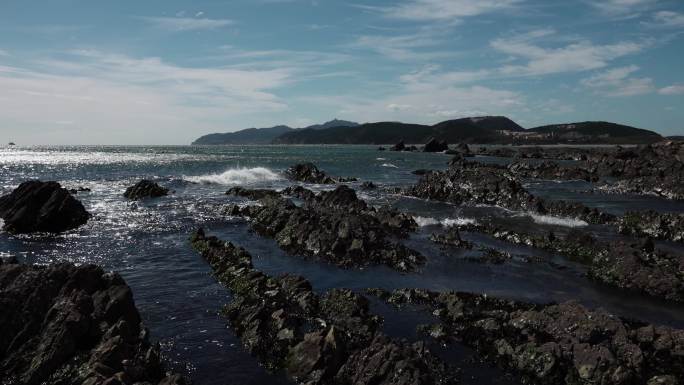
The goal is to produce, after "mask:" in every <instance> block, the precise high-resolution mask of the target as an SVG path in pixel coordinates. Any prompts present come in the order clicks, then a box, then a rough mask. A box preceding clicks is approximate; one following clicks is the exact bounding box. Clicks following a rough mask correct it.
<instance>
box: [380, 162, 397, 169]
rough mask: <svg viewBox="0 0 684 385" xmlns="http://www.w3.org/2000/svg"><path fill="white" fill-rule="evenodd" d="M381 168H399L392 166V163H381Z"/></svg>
mask: <svg viewBox="0 0 684 385" xmlns="http://www.w3.org/2000/svg"><path fill="white" fill-rule="evenodd" d="M381 166H382V167H391V168H399V167H397V166H395V165H393V164H392V163H383V164H381Z"/></svg>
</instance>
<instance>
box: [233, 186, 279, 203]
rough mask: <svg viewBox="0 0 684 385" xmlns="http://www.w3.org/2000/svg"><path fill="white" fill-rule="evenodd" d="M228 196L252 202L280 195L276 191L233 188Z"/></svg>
mask: <svg viewBox="0 0 684 385" xmlns="http://www.w3.org/2000/svg"><path fill="white" fill-rule="evenodd" d="M226 195H232V196H236V197H243V198H248V199H251V200H259V199H263V198H266V197H275V196H279V195H280V194H279V193H278V192H277V191H275V190H269V189H248V188H244V187H240V186H236V187H231V188H230V189H229V190H228V191H226Z"/></svg>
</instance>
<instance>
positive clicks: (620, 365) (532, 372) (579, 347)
mask: <svg viewBox="0 0 684 385" xmlns="http://www.w3.org/2000/svg"><path fill="white" fill-rule="evenodd" d="M369 293H371V294H374V295H377V296H379V297H380V298H382V299H384V300H385V301H387V302H388V303H391V304H394V305H398V306H401V305H402V304H406V303H411V304H416V305H420V306H424V307H425V308H426V310H427V311H429V312H431V313H432V314H435V315H437V316H438V317H439V319H440V322H439V323H437V324H434V325H425V326H423V327H422V328H421V329H422V330H423V331H424V333H426V334H428V335H430V336H432V337H433V338H435V339H437V340H439V341H443V342H445V343H449V342H459V343H464V344H466V345H468V346H471V347H472V348H474V349H475V350H477V351H478V352H479V353H480V354H481V355H482V356H483V357H485V359H487V360H488V361H490V362H494V363H496V364H498V365H500V366H501V367H503V368H505V369H507V370H508V371H510V372H512V373H515V374H517V375H520V376H521V377H522V379H523V383H531V384H544V385H546V384H548V385H556V384H624V385H627V384H649V385H651V384H673V385H676V384H677V383H678V380H677V379H681V378H684V330H680V329H673V328H670V327H665V326H656V325H651V324H647V323H643V322H639V321H636V320H626V319H622V318H620V317H616V316H614V315H612V314H609V313H608V312H606V311H604V310H600V309H599V310H589V309H587V308H585V307H584V306H582V305H581V304H579V303H576V302H564V303H561V304H549V305H538V304H530V303H524V302H517V301H510V300H503V299H498V298H494V297H490V296H486V295H478V294H470V293H461V292H443V293H437V292H431V291H427V290H421V289H399V290H395V291H393V292H386V291H384V290H380V289H372V290H369Z"/></svg>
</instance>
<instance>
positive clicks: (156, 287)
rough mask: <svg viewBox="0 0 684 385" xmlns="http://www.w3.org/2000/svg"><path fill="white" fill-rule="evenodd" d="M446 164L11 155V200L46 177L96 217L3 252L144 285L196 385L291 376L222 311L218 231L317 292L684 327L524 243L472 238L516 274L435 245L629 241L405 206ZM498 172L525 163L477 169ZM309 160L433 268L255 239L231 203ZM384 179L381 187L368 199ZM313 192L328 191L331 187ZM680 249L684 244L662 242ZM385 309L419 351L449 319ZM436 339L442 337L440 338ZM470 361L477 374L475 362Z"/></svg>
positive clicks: (170, 350) (610, 231) (69, 149)
mask: <svg viewBox="0 0 684 385" xmlns="http://www.w3.org/2000/svg"><path fill="white" fill-rule="evenodd" d="M449 159H450V157H449V156H448V155H445V154H442V153H420V152H411V153H408V152H389V151H378V149H377V146H358V145H357V146H333V145H330V146H326V145H315V146H44V147H16V146H15V147H7V148H0V195H4V194H7V193H10V192H11V191H12V190H13V189H14V188H16V187H17V186H18V185H19V184H20V183H21V182H23V181H26V180H31V179H39V180H43V181H52V180H54V181H58V182H59V183H61V184H62V186H64V187H66V188H69V189H72V188H74V189H78V188H81V187H82V188H87V189H90V191H89V192H79V193H78V194H77V195H76V197H77V198H78V199H79V200H80V201H81V202H83V204H84V206H85V207H86V209H87V210H88V211H89V212H90V213H91V214H92V218H91V220H90V221H89V222H88V223H87V224H86V225H84V226H82V227H81V228H78V229H76V230H73V231H69V232H67V233H63V234H59V235H49V234H33V235H10V234H7V233H5V232H0V256H3V257H7V256H16V257H17V258H19V259H20V260H21V261H23V262H26V263H38V264H49V263H54V262H57V261H70V262H73V263H76V264H97V265H100V266H102V267H103V268H104V269H106V270H111V271H115V272H117V273H119V274H121V275H122V276H123V277H124V278H125V280H126V281H127V282H128V284H129V285H130V286H131V287H132V289H133V293H134V298H135V302H136V305H137V307H138V309H139V311H140V313H141V316H142V319H143V321H144V323H145V325H146V326H147V327H148V328H149V329H150V331H151V335H152V339H153V340H156V341H158V342H159V344H160V346H161V351H162V353H163V358H164V362H165V364H166V367H167V368H168V369H169V370H173V371H175V372H180V373H182V374H185V375H187V376H188V377H190V378H191V379H192V380H193V382H194V383H195V384H210V385H213V384H217V385H218V384H244V385H247V384H286V383H287V380H286V378H285V376H284V374H283V373H278V372H275V373H272V372H271V373H269V372H267V371H266V370H265V369H264V368H263V367H262V366H260V365H259V363H258V362H257V360H256V359H255V358H254V357H252V356H251V355H250V354H249V353H247V352H246V351H245V350H244V349H243V347H242V345H241V343H240V341H239V339H238V338H237V337H236V336H235V335H234V333H233V332H232V331H231V329H230V328H229V327H228V324H227V320H226V319H225V318H224V317H223V316H222V315H221V314H220V311H221V309H222V308H223V306H224V305H225V304H226V303H228V302H230V300H231V293H230V292H229V291H228V290H227V289H225V288H224V287H223V286H222V285H220V284H219V283H217V281H216V280H215V279H214V278H213V277H212V275H211V269H210V267H209V266H208V264H207V263H206V262H205V261H204V260H203V259H202V258H201V257H200V256H199V255H198V254H197V253H196V252H194V251H193V250H192V249H191V247H190V245H189V242H188V237H189V235H190V233H191V232H192V231H193V230H195V229H197V228H199V227H203V228H204V229H205V230H206V231H207V233H208V234H210V235H216V236H218V237H219V238H221V239H224V240H226V241H231V242H233V243H235V244H237V245H240V246H243V247H245V248H246V249H247V250H248V251H249V252H250V253H251V254H252V255H253V256H254V264H255V267H256V268H258V269H261V270H262V271H264V272H265V273H267V274H271V275H279V274H284V273H290V274H299V275H302V276H304V277H305V278H307V279H308V280H309V281H310V282H311V283H312V285H313V286H314V288H315V290H316V291H319V292H323V291H325V290H328V289H330V288H349V289H352V290H356V291H359V292H361V293H362V292H364V291H365V289H367V288H372V287H381V288H384V289H396V288H405V287H409V288H427V289H431V290H437V291H446V290H458V291H467V292H475V293H483V294H487V295H491V296H497V297H503V298H510V299H516V300H524V301H531V302H537V303H551V302H561V301H568V300H574V301H578V302H580V303H582V304H584V305H586V306H588V307H590V308H593V309H596V308H603V309H605V310H607V311H609V312H611V313H613V314H615V315H616V316H621V317H627V318H633V319H640V320H643V321H648V322H653V323H656V324H660V325H670V326H675V327H680V328H681V327H684V306H683V305H678V304H673V303H668V302H664V301H660V300H656V299H653V298H649V297H646V296H641V295H635V294H631V293H629V294H628V293H625V292H623V291H620V290H616V289H612V288H609V287H606V286H604V285H601V284H598V283H595V282H592V281H591V280H589V279H588V278H586V276H585V268H584V267H583V266H581V265H577V264H574V263H572V262H570V261H568V260H567V259H566V258H563V257H562V256H560V255H555V254H553V253H549V252H544V251H541V250H537V249H532V248H529V247H525V246H512V245H510V244H506V243H503V242H499V241H496V240H494V239H492V238H489V237H487V236H484V235H482V234H464V238H466V239H468V240H472V241H475V242H477V243H479V244H482V245H487V246H491V247H495V248H497V249H500V250H504V251H507V252H510V253H511V254H512V255H513V256H514V258H513V259H512V260H511V261H510V262H507V263H504V264H491V263H483V262H481V261H477V252H476V251H468V250H460V249H449V248H442V247H439V246H437V245H436V244H434V243H432V242H431V241H430V240H429V237H430V235H431V234H433V233H439V232H440V231H443V229H444V227H445V226H448V225H450V224H454V223H472V222H480V221H494V222H501V223H504V222H505V223H507V224H508V225H510V226H513V227H516V226H519V227H520V228H521V229H525V230H528V231H529V230H530V229H535V230H538V231H548V230H553V231H554V232H558V233H563V232H566V231H570V230H571V229H573V228H581V229H583V230H585V231H589V232H591V233H593V234H594V235H595V236H597V237H599V238H601V239H613V238H619V237H620V236H619V235H618V234H616V232H615V229H614V228H611V227H608V226H600V225H589V224H587V223H585V222H583V221H581V220H578V219H575V218H558V217H550V216H539V215H533V214H532V213H528V212H519V211H510V210H506V209H504V208H500V207H491V206H457V205H452V204H447V203H440V202H431V201H427V200H423V199H416V198H412V197H409V196H405V195H403V194H401V192H400V191H401V188H405V187H407V186H410V185H412V184H414V183H415V182H416V181H417V180H418V179H419V176H416V175H414V174H413V173H412V171H414V170H417V169H431V170H441V169H446V168H447V163H448V161H449ZM475 160H479V161H482V162H494V163H506V162H509V161H510V159H505V158H491V157H485V156H482V157H476V158H475ZM300 162H313V163H314V164H316V165H317V166H318V167H319V168H320V169H322V170H324V171H325V172H326V173H327V174H329V175H331V176H340V177H355V178H358V181H357V182H351V183H348V184H349V185H350V187H353V188H356V189H357V194H358V195H359V197H360V198H362V199H364V200H366V201H367V202H368V203H369V204H371V205H374V206H378V207H380V206H384V205H389V206H392V207H395V208H397V209H399V210H402V211H404V212H407V213H410V214H412V215H413V216H414V217H415V218H416V221H417V222H418V224H419V225H420V227H419V229H418V231H417V232H416V233H415V234H413V235H411V237H410V238H409V239H407V240H405V241H404V242H405V243H406V244H407V245H408V246H410V247H412V248H414V249H416V250H418V251H420V252H421V253H422V254H424V255H425V256H426V257H427V264H426V265H425V266H424V267H422V268H421V269H420V270H419V271H417V272H415V273H403V274H402V273H399V272H396V271H393V270H391V269H389V268H387V267H382V266H379V267H370V268H366V269H361V270H359V269H352V270H345V269H341V268H338V267H336V266H333V265H330V264H326V263H323V262H316V261H311V260H308V259H306V258H305V257H303V256H299V255H288V254H286V253H285V252H283V251H282V250H280V249H279V248H278V247H277V245H276V243H275V242H274V241H273V240H272V239H268V238H263V237H260V236H259V235H257V234H255V233H254V232H252V231H250V227H249V223H248V222H247V221H246V220H245V219H243V218H235V217H230V216H226V215H225V214H224V213H223V208H224V207H225V206H226V205H229V204H231V203H239V204H249V203H250V202H249V201H247V200H245V199H244V198H238V197H232V196H227V195H226V194H225V192H226V190H228V189H229V188H231V187H233V186H245V187H252V188H272V189H283V188H285V187H288V186H290V185H292V184H293V183H292V182H291V181H289V180H287V179H286V178H285V176H284V171H285V170H286V169H287V168H288V167H289V166H291V165H294V164H296V163H300ZM142 178H147V179H151V180H154V181H156V182H158V183H159V184H161V185H163V186H165V187H168V188H170V189H171V190H172V191H173V193H172V194H170V195H169V196H167V197H163V198H159V199H152V200H144V201H138V202H132V201H129V200H127V199H125V198H124V197H123V193H124V191H125V189H126V188H127V187H128V186H131V185H133V184H135V183H136V182H137V181H139V180H140V179H142ZM364 181H372V182H373V183H374V184H376V185H377V186H378V187H379V188H378V189H375V190H361V189H360V184H361V183H362V182H364ZM305 187H307V188H310V189H313V190H315V191H322V190H326V189H331V188H333V187H334V186H329V185H310V184H307V185H305ZM525 187H526V188H528V189H529V190H530V191H532V192H533V193H535V194H538V195H541V196H544V197H547V198H551V199H562V200H567V201H578V202H583V203H585V204H587V205H589V206H592V207H599V208H601V209H603V210H605V211H608V212H611V213H614V214H618V215H619V214H622V213H624V212H626V211H629V210H648V209H654V210H658V211H662V212H684V202H676V201H668V200H665V199H661V198H657V197H649V196H635V195H608V194H601V193H596V192H594V191H593V188H592V187H593V186H592V185H591V184H589V183H587V182H583V181H525ZM661 245H662V246H663V247H668V248H670V249H672V250H674V251H675V252H684V247H683V246H682V245H681V244H671V243H668V242H661ZM371 309H372V311H374V312H376V313H377V314H380V315H381V316H383V318H384V325H383V328H384V331H385V332H386V333H387V334H388V335H390V336H392V337H396V338H404V339H407V340H409V341H412V340H423V339H425V337H424V336H422V335H420V334H419V333H417V332H416V326H417V325H419V324H425V323H430V322H435V321H436V320H435V319H434V318H433V316H432V315H431V314H428V313H425V312H424V310H422V309H419V308H412V307H407V308H403V309H396V308H393V307H390V306H387V305H384V304H382V303H381V302H380V301H378V300H374V299H372V298H371ZM426 341H427V340H426ZM427 342H428V343H430V344H431V347H432V349H433V351H435V352H436V353H437V354H438V355H441V356H443V357H444V358H445V359H446V360H448V361H449V362H451V363H454V364H455V365H457V366H462V367H463V368H464V369H463V383H465V384H468V383H472V384H488V383H491V384H516V383H519V381H518V379H516V378H514V377H511V376H507V375H505V374H503V373H501V372H500V371H499V370H498V369H496V368H493V367H489V366H488V364H486V363H482V362H479V361H478V360H477V359H476V357H475V356H474V353H473V352H472V351H470V350H469V349H468V348H466V347H464V346H441V345H436V344H435V343H434V342H431V341H427ZM464 363H465V364H464Z"/></svg>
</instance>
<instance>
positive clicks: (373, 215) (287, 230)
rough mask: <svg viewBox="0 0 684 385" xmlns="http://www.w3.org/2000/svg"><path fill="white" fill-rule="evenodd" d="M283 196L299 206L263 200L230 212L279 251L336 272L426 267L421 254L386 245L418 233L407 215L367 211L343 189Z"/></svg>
mask: <svg viewBox="0 0 684 385" xmlns="http://www.w3.org/2000/svg"><path fill="white" fill-rule="evenodd" d="M284 193H289V194H296V195H297V196H298V197H299V198H300V199H304V202H303V204H302V205H300V206H297V205H295V204H294V203H293V202H292V201H291V200H289V199H285V198H281V197H273V196H267V197H266V198H264V199H262V200H261V201H260V205H258V206H249V207H246V208H241V209H239V208H238V209H236V210H237V211H232V212H239V213H240V214H241V215H245V216H248V217H250V219H251V224H252V228H253V229H254V230H255V231H256V232H257V233H259V234H261V235H265V236H268V237H272V238H274V239H275V240H276V242H278V245H279V246H280V247H281V248H282V249H283V250H285V251H287V252H289V253H292V254H298V255H304V256H308V257H311V258H315V259H321V260H324V261H328V262H331V263H334V264H336V265H338V266H341V267H345V268H350V267H363V266H368V265H372V264H385V265H388V266H390V267H393V268H395V269H397V270H400V271H411V270H414V269H415V268H416V267H417V266H419V265H421V264H422V263H423V262H424V261H425V257H423V256H422V255H420V253H418V252H416V251H414V250H411V249H409V248H407V247H406V246H403V245H402V244H400V243H395V242H393V241H391V240H390V239H391V238H392V237H396V236H398V237H404V236H406V235H407V234H408V233H409V232H411V231H413V230H415V228H416V227H417V225H416V223H415V221H414V220H413V218H412V217H410V216H408V215H406V214H402V213H399V212H397V211H394V210H390V209H380V210H376V209H375V208H372V207H368V206H367V205H366V203H365V202H364V201H363V200H361V199H358V197H357V196H356V193H355V191H354V190H352V189H351V188H349V187H347V186H344V185H343V186H339V187H337V188H336V189H335V190H333V191H324V192H321V193H320V194H318V195H315V194H313V193H312V192H311V191H308V190H306V189H304V188H301V187H300V188H297V189H287V190H285V191H284Z"/></svg>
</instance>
